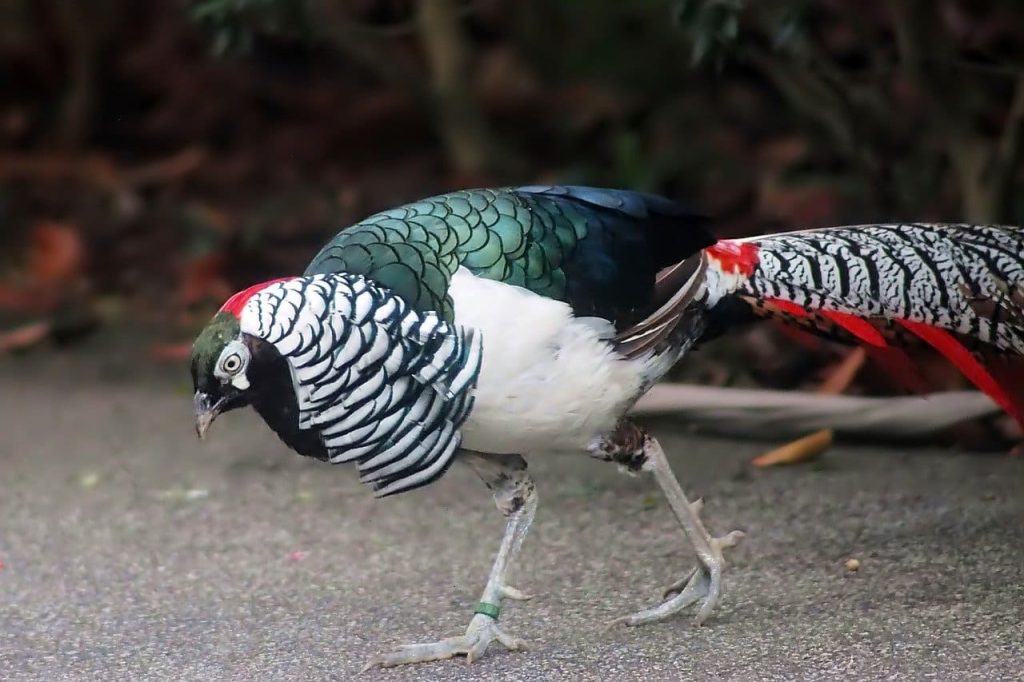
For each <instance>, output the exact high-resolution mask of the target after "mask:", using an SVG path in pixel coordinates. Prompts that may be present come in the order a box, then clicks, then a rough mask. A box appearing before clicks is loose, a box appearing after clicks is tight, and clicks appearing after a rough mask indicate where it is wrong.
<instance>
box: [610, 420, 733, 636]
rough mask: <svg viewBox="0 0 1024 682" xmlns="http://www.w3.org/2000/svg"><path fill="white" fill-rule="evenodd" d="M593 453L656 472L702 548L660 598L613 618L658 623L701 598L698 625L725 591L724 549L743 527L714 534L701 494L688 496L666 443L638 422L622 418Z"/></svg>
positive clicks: (697, 548) (628, 622) (677, 513)
mask: <svg viewBox="0 0 1024 682" xmlns="http://www.w3.org/2000/svg"><path fill="white" fill-rule="evenodd" d="M590 454H591V455H592V456H593V457H596V458H598V459H603V460H605V461H611V462H615V463H617V464H619V466H621V467H623V468H625V469H626V470H628V471H632V472H637V471H646V472H649V473H651V474H653V475H654V479H655V480H656V481H657V482H658V485H659V486H661V491H662V493H664V495H665V499H666V500H667V501H668V504H669V507H671V509H672V512H673V513H674V514H675V517H676V520H678V521H679V525H680V526H681V527H682V529H683V533H685V535H686V537H687V539H688V540H689V541H690V545H691V546H692V547H693V549H694V551H695V552H696V554H697V562H698V565H697V566H696V567H694V568H693V569H692V570H691V571H689V573H687V574H686V575H685V576H684V577H683V578H682V580H678V581H676V582H675V583H673V584H671V585H669V587H668V588H667V589H666V591H665V597H664V600H663V601H662V602H661V603H660V604H658V605H657V606H653V607H651V608H649V609H644V610H642V611H639V612H637V613H634V614H632V615H629V616H624V617H622V618H618V619H616V620H614V621H612V624H616V623H625V624H626V625H643V624H645V623H653V622H655V621H659V620H664V619H665V618H668V617H669V616H672V615H674V614H676V613H678V612H680V611H682V610H683V609H685V608H687V607H689V606H691V605H692V604H695V603H698V602H699V603H700V606H699V608H698V610H697V618H696V621H697V624H698V625H699V624H700V623H702V622H703V621H704V619H706V618H707V617H708V616H709V615H710V614H711V611H712V610H713V609H714V608H715V606H716V605H717V604H718V601H719V599H720V598H721V596H722V573H723V571H724V569H725V559H724V557H723V550H725V549H728V548H729V547H733V546H735V545H736V543H738V542H739V541H740V539H741V538H742V537H743V532H742V531H738V530H734V531H732V532H731V533H728V534H727V535H724V536H722V537H714V536H712V535H711V534H710V533H708V531H707V529H706V528H705V527H704V523H703V522H702V521H701V519H700V511H701V508H702V507H703V504H702V503H701V501H700V500H697V501H695V502H690V501H689V500H688V499H687V498H686V494H685V493H684V492H683V489H682V487H681V486H680V485H679V482H678V481H677V480H676V477H675V475H674V474H673V473H672V469H671V467H670V466H669V463H668V458H667V457H666V456H665V451H664V450H662V449H661V444H660V443H658V441H657V439H655V438H653V437H652V436H650V435H649V434H648V433H647V432H646V431H644V430H643V429H641V428H640V427H639V426H637V425H636V424H634V423H632V422H630V421H627V420H623V421H622V422H620V423H619V426H618V427H617V428H616V429H615V431H614V432H612V433H610V434H608V435H606V436H604V437H602V438H599V439H597V440H595V441H594V443H592V444H591V446H590Z"/></svg>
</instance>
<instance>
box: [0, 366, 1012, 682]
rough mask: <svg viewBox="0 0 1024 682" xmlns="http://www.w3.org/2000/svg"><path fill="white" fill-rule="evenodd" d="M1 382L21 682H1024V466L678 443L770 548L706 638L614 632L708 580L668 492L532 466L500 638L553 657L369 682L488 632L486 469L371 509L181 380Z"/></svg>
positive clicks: (8, 578)
mask: <svg viewBox="0 0 1024 682" xmlns="http://www.w3.org/2000/svg"><path fill="white" fill-rule="evenodd" d="M4 362H6V363H7V364H0V406H2V407H0V561H3V562H4V568H3V569H2V570H0V679H4V680H61V679H68V680H100V679H102V680H121V679H168V680H292V679H296V680H297V679H302V680H314V679H336V680H345V679H369V680H376V679H380V680H421V679H422V680H478V679H481V680H482V679H487V680H499V679H500V680H549V679H575V680H604V679H615V680H675V679H726V680H728V679H735V680H774V679H778V680H796V679H806V680H812V679H821V680H834V679H856V680H875V679H939V680H966V679H977V680H1008V679H1024V494H1022V493H1024V461H1020V460H1014V459H1010V458H1007V457H996V456H990V455H970V454H965V453H953V452H949V451H945V450H927V449H916V450H883V449H878V448H865V447H858V448H853V447H836V448H834V449H833V450H831V451H830V452H829V453H828V454H827V455H826V456H825V458H824V459H823V460H821V461H820V462H819V463H817V464H814V465H809V466H801V467H791V468H776V469H771V470H767V471H751V470H750V469H749V468H748V467H747V466H746V465H745V462H746V461H747V460H748V459H749V458H750V457H751V456H753V455H755V454H757V453H758V452H759V451H761V450H763V448H764V447H765V446H764V445H761V444H756V443H749V442H729V441H724V440H710V439H704V438H698V437H695V436H691V435H687V434H686V433H685V432H683V431H682V430H680V429H679V428H678V427H673V426H671V425H668V424H664V423H662V424H659V425H657V426H656V432H657V433H659V435H661V436H662V440H663V443H664V444H665V446H666V449H667V450H668V451H669V452H670V453H672V456H673V462H674V466H675V467H676V471H677V474H678V475H679V477H680V479H681V480H682V481H683V485H684V487H685V488H686V489H687V491H689V492H690V493H691V494H693V495H694V496H698V495H700V496H703V497H704V498H705V500H706V505H707V506H706V511H705V518H706V520H707V522H708V523H709V524H710V526H711V527H712V528H713V529H715V530H716V531H717V532H724V531H727V530H730V529H732V528H741V529H743V530H745V531H747V533H748V537H747V539H746V540H745V541H744V543H743V544H742V545H741V547H740V548H738V549H737V550H734V551H733V552H732V554H731V557H732V563H731V566H730V570H729V572H728V574H727V581H728V585H727V587H728V592H727V595H726V598H725V600H724V603H723V605H722V607H721V608H720V610H718V611H717V612H716V615H715V616H713V617H712V619H711V620H710V621H709V622H708V624H707V625H706V626H704V627H701V628H695V627H693V626H692V625H691V622H690V621H689V619H688V618H681V619H677V620H674V621H671V622H668V623H663V624H658V625H654V626H648V627H645V628H638V629H615V630H612V631H609V632H606V631H604V629H603V624H604V623H605V622H606V621H607V620H609V619H611V618H613V617H615V616H618V615H622V614H623V613H625V612H627V611H632V610H636V609H638V608H640V607H643V606H647V605H649V604H650V603H652V600H654V599H655V598H656V596H657V595H658V593H659V587H660V586H661V585H663V584H665V583H666V582H668V581H669V580H670V579H671V578H674V577H676V576H677V575H678V574H680V573H681V572H682V571H684V570H685V569H686V568H687V567H688V566H689V565H690V561H691V559H690V557H689V555H688V553H687V551H686V550H685V549H684V543H683V540H682V538H681V537H680V534H679V531H678V530H677V527H676V525H675V522H674V520H673V519H672V517H671V515H670V513H669V511H668V509H667V507H666V506H665V505H664V504H663V503H662V501H661V499H660V497H659V496H658V495H657V492H656V490H655V489H654V487H653V483H652V482H651V481H649V480H646V479H645V478H630V477H627V476H623V475H621V474H619V473H618V472H617V470H616V469H615V468H614V467H612V466H609V465H605V464H601V463H598V462H592V461H590V460H588V459H587V458H586V457H584V456H573V455H566V456H558V457H549V458H535V459H534V461H532V462H531V466H532V468H533V470H534V472H535V475H536V478H537V480H538V484H539V492H540V496H541V497H540V499H541V505H540V510H539V513H538V515H537V521H536V523H535V525H534V527H533V532H531V534H530V536H529V538H528V539H527V542H526V546H525V550H524V552H523V554H522V556H521V560H520V562H519V565H518V570H517V571H516V573H515V576H516V579H515V581H514V583H513V584H514V585H515V586H517V587H519V588H520V589H522V590H524V591H527V592H531V593H533V594H535V595H536V596H535V599H534V600H533V601H531V602H529V603H526V604H513V605H511V606H510V607H509V608H508V610H507V611H506V615H503V619H502V620H503V623H504V625H505V627H506V628H507V629H508V630H509V631H510V632H512V633H514V634H517V635H519V636H522V637H525V638H528V639H529V640H530V641H531V642H532V644H533V648H532V649H531V650H530V651H529V652H526V653H514V654H510V653H506V652H505V651H503V650H501V649H500V648H495V649H492V650H491V651H490V652H489V653H488V655H487V656H486V657H485V658H484V659H483V660H481V661H479V662H477V663H475V664H473V665H472V666H467V665H466V664H465V663H464V661H461V660H459V661H448V662H440V663H432V664H427V665H423V666H419V667H411V668H409V667H407V668H399V669H394V670H388V671H375V672H371V673H367V674H364V675H362V676H358V677H357V671H358V670H359V668H360V667H361V666H362V664H363V662H364V661H365V660H366V659H367V658H368V657H370V656H372V655H373V654H376V653H377V652H379V651H381V650H382V649H383V648H386V647H388V646H391V645H395V644H399V643H406V642H412V641H423V640H428V639H429V640H433V639H437V638H439V637H441V636H446V635H449V634H456V633H458V632H460V631H461V630H462V629H463V628H464V626H465V624H466V623H467V622H468V619H469V617H470V612H471V610H472V607H473V604H474V603H475V600H476V598H477V596H478V593H479V590H480V588H481V587H482V585H483V582H484V579H485V577H486V573H487V570H488V567H489V565H490V561H491V558H492V554H493V552H494V551H495V549H496V548H497V542H498V539H499V535H500V532H501V528H502V520H501V518H500V516H499V515H498V513H497V512H496V511H495V510H494V507H493V505H492V502H491V500H490V496H489V495H488V493H487V491H486V490H485V489H484V488H483V486H482V485H481V484H480V483H479V482H478V481H477V480H476V479H475V477H474V476H473V474H472V473H471V472H469V471H468V470H465V469H463V468H461V467H458V466H456V467H455V468H453V469H452V471H451V472H450V473H449V474H448V475H447V476H446V477H445V478H444V479H443V480H442V481H441V482H439V483H438V484H436V485H434V486H431V487H429V488H427V489H423V490H420V491H417V492H414V493H411V494H408V495H402V496H399V497H397V498H391V499H387V500H383V501H377V500H374V499H373V498H372V497H371V495H370V493H369V491H368V490H366V489H364V488H363V487H361V486H360V485H359V484H358V483H357V481H356V479H355V476H354V472H352V471H347V470H345V469H344V468H338V467H333V468H332V467H328V466H326V465H321V464H318V463H315V462H310V461H307V460H303V459H302V458H300V457H298V456H295V455H292V454H290V453H288V452H287V451H285V449H284V448H283V446H281V445H280V444H279V443H278V442H277V440H276V439H275V438H274V437H273V435H272V434H270V432H269V431H268V430H267V429H266V428H265V427H264V426H263V425H262V423H260V422H259V421H258V419H257V418H256V417H255V416H254V415H252V414H233V415H230V417H228V418H225V419H222V420H221V421H218V423H217V424H215V425H214V427H213V429H212V434H211V435H212V439H211V440H210V441H208V442H206V443H204V444H200V443H198V442H197V441H196V440H195V438H194V436H193V434H192V425H191V420H190V413H189V412H190V399H189V395H188V393H187V389H186V387H185V386H184V385H183V384H182V383H181V382H180V381H178V382H170V383H168V382H166V381H158V380H147V381H141V380H139V381H136V380H134V378H133V377H132V376H131V371H130V369H129V370H123V369H122V370H118V371H117V372H113V376H112V377H111V376H104V377H98V376H94V375H100V374H103V373H102V372H94V371H92V370H93V369H94V365H93V364H90V363H88V362H85V361H80V360H78V359H76V358H75V357H74V356H67V355H59V356H57V357H56V359H48V360H45V361H39V360H33V359H29V360H28V361H22V360H19V361H17V362H12V361H4ZM40 362H42V364H39V363H40ZM83 365H84V366H87V367H88V368H89V371H80V370H81V367H82V366H83ZM849 558H857V559H859V560H860V562H861V564H860V570H859V571H857V572H855V573H851V572H849V571H847V570H846V568H845V567H844V563H845V562H846V560H847V559H849Z"/></svg>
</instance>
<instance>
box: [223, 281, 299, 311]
mask: <svg viewBox="0 0 1024 682" xmlns="http://www.w3.org/2000/svg"><path fill="white" fill-rule="evenodd" d="M289 279H292V278H291V277H278V278H277V279H270V280H267V281H266V282H260V283H259V284H253V285H252V286H251V287H247V288H245V289H242V290H241V291H239V292H238V293H237V294H234V295H233V296H231V298H229V299H228V300H226V301H224V305H222V306H221V307H220V311H219V312H222V313H231V314H232V315H234V316H235V317H241V316H242V308H244V307H245V304H246V303H248V302H249V299H250V298H252V297H253V296H255V295H256V294H258V293H259V292H260V291H263V290H264V289H266V288H267V287H268V286H270V285H271V284H275V283H277V282H285V281H287V280H289Z"/></svg>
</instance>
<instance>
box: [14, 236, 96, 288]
mask: <svg viewBox="0 0 1024 682" xmlns="http://www.w3.org/2000/svg"><path fill="white" fill-rule="evenodd" d="M85 255H86V251H85V244H84V243H83V241H82V236H81V234H80V233H79V231H78V228H77V227H76V226H75V225H73V224H71V223H58V222H40V223H37V224H36V225H35V227H33V228H32V231H31V233H30V234H29V249H28V270H29V274H30V276H31V277H32V279H33V280H35V281H36V282H38V283H40V284H48V285H58V284H66V283H68V282H70V281H72V280H73V279H75V278H76V277H78V276H79V275H80V274H81V273H82V270H83V269H84V268H85Z"/></svg>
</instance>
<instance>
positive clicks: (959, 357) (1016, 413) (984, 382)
mask: <svg viewBox="0 0 1024 682" xmlns="http://www.w3.org/2000/svg"><path fill="white" fill-rule="evenodd" d="M896 322H898V323H899V324H901V325H903V326H904V327H906V328H907V330H909V331H910V332H912V333H913V334H915V335H916V336H918V337H919V338H920V339H921V340H922V341H924V342H925V343H927V344H928V345H930V346H931V347H932V348H934V349H935V350H937V351H939V352H940V353H942V354H943V355H944V356H945V357H946V359H948V360H949V361H950V362H952V363H953V364H954V365H955V366H956V368H957V369H959V370H960V371H961V372H963V375H964V376H965V377H967V378H968V379H970V380H971V382H972V383H973V384H974V385H975V386H977V387H978V388H980V389H981V390H982V391H984V392H985V393H986V394H987V395H988V396H989V397H990V398H992V400H994V401H995V402H996V404H997V405H999V407H1001V408H1003V409H1004V410H1006V413H1007V414H1009V415H1010V416H1011V417H1013V418H1014V419H1016V420H1017V422H1018V423H1019V424H1021V425H1024V401H1022V400H1014V399H1013V398H1012V397H1011V396H1010V393H1009V392H1008V391H1007V390H1006V389H1005V388H1004V387H1003V385H1002V384H1001V383H1000V382H999V380H997V379H996V378H995V377H994V376H993V375H992V373H991V372H989V371H988V369H986V368H985V366H984V365H983V364H981V362H979V361H978V359H977V358H975V357H974V355H973V354H972V353H971V352H970V351H969V350H967V348H965V347H964V345H963V344H962V343H960V342H959V341H957V340H956V338H955V337H954V336H953V335H952V334H950V333H949V332H947V331H946V330H944V329H939V328H938V327H933V326H931V325H928V324H924V323H922V322H912V321H910V320H896Z"/></svg>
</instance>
